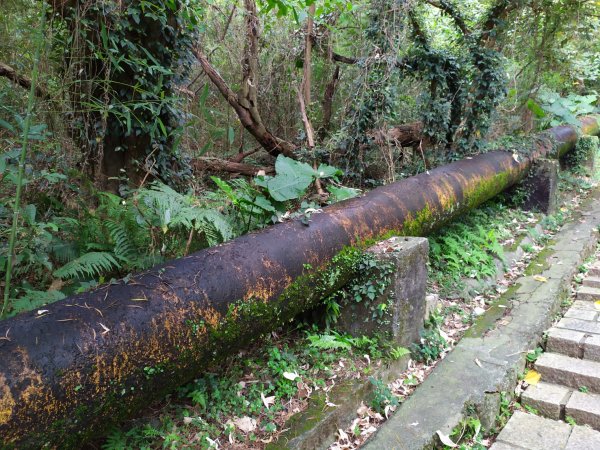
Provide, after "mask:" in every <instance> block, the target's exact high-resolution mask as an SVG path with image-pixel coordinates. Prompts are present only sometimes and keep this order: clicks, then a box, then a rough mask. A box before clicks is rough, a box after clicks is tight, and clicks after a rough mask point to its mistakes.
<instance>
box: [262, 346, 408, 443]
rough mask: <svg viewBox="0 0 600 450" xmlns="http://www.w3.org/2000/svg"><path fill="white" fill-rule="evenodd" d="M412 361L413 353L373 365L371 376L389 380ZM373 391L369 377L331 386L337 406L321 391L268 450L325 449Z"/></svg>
mask: <svg viewBox="0 0 600 450" xmlns="http://www.w3.org/2000/svg"><path fill="white" fill-rule="evenodd" d="M408 360H409V356H405V357H403V358H400V359H398V360H395V361H387V362H385V363H382V364H381V365H379V366H373V370H372V372H371V373H370V376H371V377H373V378H376V379H378V380H382V381H383V382H384V383H389V382H390V381H392V380H393V379H395V378H396V376H397V374H398V373H401V372H403V371H404V370H406V368H407V367H408ZM372 393H373V383H371V381H370V380H369V379H368V377H361V378H360V379H358V380H356V379H355V380H347V381H344V382H342V383H340V384H339V385H337V386H335V387H334V388H333V389H331V391H329V393H328V394H327V397H328V399H329V402H330V403H332V404H334V405H336V406H335V407H331V406H328V405H327V401H326V395H325V393H323V392H320V393H317V394H316V395H314V396H313V397H311V399H310V406H309V408H308V409H307V410H305V411H303V412H301V413H299V414H296V415H295V416H293V417H292V418H291V419H290V421H288V422H287V423H286V428H288V430H287V431H286V432H284V433H283V434H282V435H281V436H280V437H279V439H278V440H277V442H274V443H272V444H269V445H267V447H266V450H280V449H281V450H282V449H296V450H316V449H323V450H325V449H326V448H328V447H329V445H330V444H331V442H333V441H334V440H335V435H336V433H337V431H338V430H339V429H343V428H345V427H346V426H347V424H348V423H349V422H351V421H352V419H354V418H355V417H356V410H357V409H358V408H359V407H360V405H361V404H362V403H363V402H365V403H368V400H369V397H370V396H371V395H372Z"/></svg>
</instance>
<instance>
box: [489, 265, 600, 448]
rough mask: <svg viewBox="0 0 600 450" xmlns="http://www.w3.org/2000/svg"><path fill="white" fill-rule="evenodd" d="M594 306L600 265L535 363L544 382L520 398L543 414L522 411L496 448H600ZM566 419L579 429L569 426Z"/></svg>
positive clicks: (598, 316)
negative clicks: (569, 419)
mask: <svg viewBox="0 0 600 450" xmlns="http://www.w3.org/2000/svg"><path fill="white" fill-rule="evenodd" d="M595 302H600V261H599V262H596V263H595V264H594V265H593V266H592V267H591V269H590V270H589V271H588V273H587V276H586V277H585V279H584V280H583V284H582V286H581V287H580V288H579V289H578V290H577V296H576V300H575V302H574V303H573V305H572V306H571V308H570V309H569V310H568V311H567V313H566V314H565V315H564V317H563V318H562V319H561V320H560V321H559V322H558V323H557V324H556V325H555V326H554V327H552V328H551V329H550V330H549V331H548V340H547V345H546V352H545V353H543V354H542V355H541V356H540V357H539V358H538V359H537V361H536V362H535V370H536V371H537V372H539V373H540V374H541V381H540V382H539V383H538V384H537V385H535V386H533V385H532V386H529V387H528V388H527V389H526V390H525V391H524V392H523V393H522V395H521V404H522V405H524V406H528V407H530V408H533V409H535V410H536V411H537V412H538V414H539V415H533V414H527V413H524V412H520V411H517V412H516V413H515V414H514V415H513V417H512V418H511V419H510V421H509V422H508V424H507V425H506V427H505V428H504V429H503V430H502V432H501V433H500V434H499V435H498V438H497V441H496V443H494V445H493V446H492V448H491V450H508V449H531V450H537V449H540V450H543V449H557V450H559V449H566V450H600V303H598V304H596V303H595ZM567 418H572V419H573V420H574V421H575V423H576V424H577V425H575V426H573V425H570V424H568V423H565V421H566V419H567ZM549 419H552V420H549ZM582 425H586V426H585V427H584V426H582ZM594 430H597V431H594Z"/></svg>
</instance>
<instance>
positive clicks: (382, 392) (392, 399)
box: [369, 377, 400, 414]
mask: <svg viewBox="0 0 600 450" xmlns="http://www.w3.org/2000/svg"><path fill="white" fill-rule="evenodd" d="M369 381H370V382H371V384H372V385H373V397H372V399H371V407H372V408H373V409H374V410H375V411H377V412H378V413H379V414H385V413H386V408H387V407H388V406H389V407H392V408H395V407H397V406H398V405H399V404H400V402H399V401H398V398H397V397H396V396H395V395H394V394H393V393H392V391H391V390H390V388H389V387H387V385H386V384H385V383H384V382H383V381H381V380H378V379H375V378H373V377H369Z"/></svg>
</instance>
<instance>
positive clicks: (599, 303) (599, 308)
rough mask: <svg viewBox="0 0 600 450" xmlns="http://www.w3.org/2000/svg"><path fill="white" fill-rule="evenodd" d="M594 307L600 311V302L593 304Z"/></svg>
mask: <svg viewBox="0 0 600 450" xmlns="http://www.w3.org/2000/svg"><path fill="white" fill-rule="evenodd" d="M594 307H595V308H596V309H597V310H598V311H600V300H598V301H595V302H594Z"/></svg>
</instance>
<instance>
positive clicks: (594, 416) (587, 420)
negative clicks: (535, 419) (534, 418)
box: [527, 388, 600, 430]
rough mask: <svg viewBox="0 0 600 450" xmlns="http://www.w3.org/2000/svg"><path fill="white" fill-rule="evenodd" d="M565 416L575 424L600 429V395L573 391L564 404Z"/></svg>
mask: <svg viewBox="0 0 600 450" xmlns="http://www.w3.org/2000/svg"><path fill="white" fill-rule="evenodd" d="M527 390H529V388H528V389H527ZM551 411H552V410H551ZM566 416H570V417H572V418H573V419H575V423H576V424H577V425H589V426H590V427H592V428H593V429H595V430H600V395H598V394H590V393H585V392H580V391H573V393H572V394H571V397H570V398H569V400H568V401H567V404H566V405H565V417H566Z"/></svg>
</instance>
